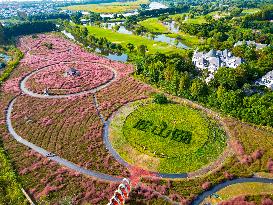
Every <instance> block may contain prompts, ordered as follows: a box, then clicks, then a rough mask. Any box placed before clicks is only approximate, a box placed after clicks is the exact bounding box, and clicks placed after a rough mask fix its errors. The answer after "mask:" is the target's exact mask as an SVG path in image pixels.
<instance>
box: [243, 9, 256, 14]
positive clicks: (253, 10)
mask: <svg viewBox="0 0 273 205" xmlns="http://www.w3.org/2000/svg"><path fill="white" fill-rule="evenodd" d="M258 11H260V9H258V8H253V9H244V10H243V11H242V14H243V15H245V14H253V13H257V12H258Z"/></svg>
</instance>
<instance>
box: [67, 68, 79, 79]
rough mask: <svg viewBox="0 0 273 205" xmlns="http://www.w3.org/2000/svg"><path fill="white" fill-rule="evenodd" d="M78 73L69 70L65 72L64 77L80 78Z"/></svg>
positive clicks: (74, 70) (72, 69)
mask: <svg viewBox="0 0 273 205" xmlns="http://www.w3.org/2000/svg"><path fill="white" fill-rule="evenodd" d="M80 74H81V73H80V71H78V70H77V69H75V68H69V69H68V70H67V71H66V72H65V75H66V76H73V77H77V76H80Z"/></svg>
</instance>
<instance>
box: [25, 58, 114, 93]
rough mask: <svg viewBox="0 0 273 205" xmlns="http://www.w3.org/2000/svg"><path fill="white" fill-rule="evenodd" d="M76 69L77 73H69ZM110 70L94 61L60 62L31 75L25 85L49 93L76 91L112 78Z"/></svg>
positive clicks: (94, 86) (37, 91)
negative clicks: (46, 90)
mask: <svg viewBox="0 0 273 205" xmlns="http://www.w3.org/2000/svg"><path fill="white" fill-rule="evenodd" d="M71 68H73V69H76V71H77V72H78V73H79V75H75V76H73V75H71V74H69V73H68V72H69V71H70V69H71ZM113 77H114V74H113V72H112V71H111V70H109V69H108V68H106V67H105V66H103V65H100V64H94V63H92V64H91V63H85V62H77V63H61V64H57V65H52V66H49V67H48V68H47V69H45V70H42V71H40V72H38V73H37V74H35V75H33V76H31V78H30V79H29V80H28V81H27V87H29V88H30V90H32V91H33V92H35V93H43V91H44V90H45V89H48V92H49V93H51V94H68V93H78V92H81V91H86V90H90V89H93V88H96V87H98V86H100V85H102V84H105V83H106V82H108V81H110V80H111V79H113Z"/></svg>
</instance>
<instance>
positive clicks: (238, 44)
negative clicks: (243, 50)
mask: <svg viewBox="0 0 273 205" xmlns="http://www.w3.org/2000/svg"><path fill="white" fill-rule="evenodd" d="M244 44H246V45H248V46H255V47H256V49H258V50H259V49H263V48H265V47H267V46H268V45H267V44H262V43H256V42H255V41H238V42H237V43H235V44H234V47H236V46H241V45H244Z"/></svg>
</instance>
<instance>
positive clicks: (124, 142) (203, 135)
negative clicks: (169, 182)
mask: <svg viewBox="0 0 273 205" xmlns="http://www.w3.org/2000/svg"><path fill="white" fill-rule="evenodd" d="M135 107H136V108H135V110H134V109H133V108H131V109H132V110H131V113H130V112H128V113H123V114H122V115H121V116H119V114H118V115H117V116H115V117H114V118H113V119H112V123H113V128H112V129H113V131H112V132H114V133H113V135H111V134H110V138H111V140H113V143H112V144H113V146H114V148H116V149H117V150H118V151H120V154H121V156H122V157H123V158H125V159H126V160H127V161H128V162H130V163H133V164H142V165H143V168H145V169H149V170H151V171H158V172H161V173H186V172H191V171H195V170H197V169H200V168H201V167H202V166H204V165H205V164H208V163H209V162H211V161H212V160H215V158H217V157H218V155H220V154H221V153H222V152H223V149H224V147H225V145H226V137H225V134H224V132H223V130H221V128H218V126H217V124H216V123H215V122H212V121H211V120H209V119H208V118H207V117H206V116H204V115H203V114H202V113H201V112H199V111H197V110H194V109H190V108H187V107H184V106H182V105H179V104H166V105H159V104H155V103H148V104H147V105H145V103H144V105H142V104H141V103H138V105H135ZM128 109H129V108H128ZM124 119H125V120H124ZM136 156H137V157H136ZM138 156H141V157H138ZM145 159H146V163H145Z"/></svg>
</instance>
